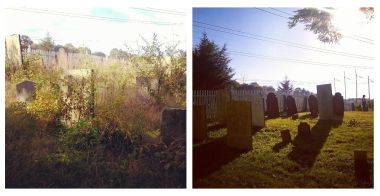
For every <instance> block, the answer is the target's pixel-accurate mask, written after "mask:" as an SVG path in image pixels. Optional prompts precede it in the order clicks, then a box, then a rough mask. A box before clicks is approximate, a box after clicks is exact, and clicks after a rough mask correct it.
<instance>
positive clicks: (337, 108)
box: [333, 93, 344, 118]
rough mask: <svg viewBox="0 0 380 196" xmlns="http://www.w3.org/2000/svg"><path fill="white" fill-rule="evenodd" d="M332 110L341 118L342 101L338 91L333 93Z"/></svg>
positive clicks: (342, 112)
mask: <svg viewBox="0 0 380 196" xmlns="http://www.w3.org/2000/svg"><path fill="white" fill-rule="evenodd" d="M333 111H334V114H335V115H336V116H337V117H338V118H342V117H343V115H344V101H343V96H342V95H341V94H340V93H335V95H334V97H333Z"/></svg>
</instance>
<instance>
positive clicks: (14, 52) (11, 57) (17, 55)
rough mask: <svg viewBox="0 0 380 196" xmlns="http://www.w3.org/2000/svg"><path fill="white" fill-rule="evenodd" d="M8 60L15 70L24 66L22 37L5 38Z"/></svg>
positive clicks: (15, 35)
mask: <svg viewBox="0 0 380 196" xmlns="http://www.w3.org/2000/svg"><path fill="white" fill-rule="evenodd" d="M5 48H6V56H5V57H6V59H7V62H8V63H9V64H10V65H11V69H12V70H14V69H15V68H17V67H21V66H22V53H21V41H20V35H18V34H14V35H9V36H6V37H5Z"/></svg>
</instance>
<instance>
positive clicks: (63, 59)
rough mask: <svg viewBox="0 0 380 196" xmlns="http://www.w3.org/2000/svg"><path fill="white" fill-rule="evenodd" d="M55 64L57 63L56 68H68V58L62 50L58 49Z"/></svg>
mask: <svg viewBox="0 0 380 196" xmlns="http://www.w3.org/2000/svg"><path fill="white" fill-rule="evenodd" d="M57 62H58V66H59V67H61V68H64V69H66V68H68V67H69V63H68V56H67V53H66V50H65V49H64V48H59V49H58V54H57Z"/></svg>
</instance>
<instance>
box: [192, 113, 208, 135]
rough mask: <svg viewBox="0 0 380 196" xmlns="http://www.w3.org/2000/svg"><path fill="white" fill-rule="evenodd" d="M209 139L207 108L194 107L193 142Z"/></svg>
mask: <svg viewBox="0 0 380 196" xmlns="http://www.w3.org/2000/svg"><path fill="white" fill-rule="evenodd" d="M205 139H207V120H206V106H193V140H196V141H202V140H205Z"/></svg>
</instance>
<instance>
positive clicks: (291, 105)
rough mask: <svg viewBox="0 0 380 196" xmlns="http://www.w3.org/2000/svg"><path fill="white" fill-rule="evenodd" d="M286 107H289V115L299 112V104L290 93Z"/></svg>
mask: <svg viewBox="0 0 380 196" xmlns="http://www.w3.org/2000/svg"><path fill="white" fill-rule="evenodd" d="M286 108H287V113H288V116H292V115H293V114H297V106H296V101H295V99H294V97H292V96H290V95H289V96H287V97H286Z"/></svg>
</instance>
